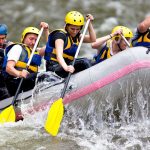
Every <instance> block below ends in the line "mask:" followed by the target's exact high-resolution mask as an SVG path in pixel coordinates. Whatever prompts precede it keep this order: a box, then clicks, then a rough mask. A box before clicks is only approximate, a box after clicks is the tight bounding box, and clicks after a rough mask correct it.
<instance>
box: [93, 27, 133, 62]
mask: <svg viewBox="0 0 150 150" xmlns="http://www.w3.org/2000/svg"><path fill="white" fill-rule="evenodd" d="M120 34H122V35H123V36H124V37H125V38H126V40H127V41H128V42H129V43H130V41H131V38H132V37H133V33H132V31H131V30H130V29H129V28H127V27H125V26H116V27H114V28H113V29H112V32H111V34H109V35H107V36H104V37H101V38H98V39H96V42H94V43H92V48H94V49H97V51H98V52H97V55H96V56H94V63H93V64H97V63H99V62H102V61H104V60H106V59H108V58H110V57H112V56H113V55H115V54H117V53H119V52H121V51H123V50H125V49H126V48H127V46H128V45H127V44H126V42H125V41H124V39H123V38H122V37H121V35H120Z"/></svg>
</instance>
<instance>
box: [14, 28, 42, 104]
mask: <svg viewBox="0 0 150 150" xmlns="http://www.w3.org/2000/svg"><path fill="white" fill-rule="evenodd" d="M43 30H44V28H41V30H40V32H39V35H38V38H37V40H36V42H35V44H34V47H33V49H32V53H31V55H30V58H29V60H28V63H27V66H26V70H28V68H29V66H30V63H31V60H32V57H33V55H34V52H35V50H36V48H37V46H38V43H39V40H40V38H41V35H42V33H43ZM23 79H24V78H21V80H20V83H19V85H18V88H17V91H16V93H15V96H14V98H13V100H12V105H14V103H15V100H16V99H17V97H18V94H19V91H20V88H21V85H22V82H23Z"/></svg>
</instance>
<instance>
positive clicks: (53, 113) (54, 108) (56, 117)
mask: <svg viewBox="0 0 150 150" xmlns="http://www.w3.org/2000/svg"><path fill="white" fill-rule="evenodd" d="M89 22H90V19H89V20H88V21H87V23H86V25H85V28H84V31H83V34H82V37H81V40H80V43H79V46H78V48H77V51H76V54H75V57H74V60H73V63H72V65H73V66H74V64H75V60H76V58H77V56H78V54H79V51H80V47H81V45H82V43H83V39H84V36H85V33H86V30H87V28H88V25H89ZM70 77H71V73H69V75H68V77H67V79H66V82H65V85H64V88H63V91H62V93H61V97H60V98H59V99H58V100H56V101H55V102H54V103H53V104H52V105H51V107H50V109H49V112H48V116H47V119H46V122H45V125H44V128H45V130H46V131H47V132H48V133H49V134H51V135H52V136H56V135H57V134H58V130H59V128H60V123H61V121H62V118H63V114H64V105H63V98H64V95H65V92H66V89H67V86H68V83H69V80H70Z"/></svg>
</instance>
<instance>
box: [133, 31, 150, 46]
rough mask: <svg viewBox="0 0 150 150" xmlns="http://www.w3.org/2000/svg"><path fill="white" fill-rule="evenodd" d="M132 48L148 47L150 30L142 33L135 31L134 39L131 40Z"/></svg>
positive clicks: (149, 44)
mask: <svg viewBox="0 0 150 150" xmlns="http://www.w3.org/2000/svg"><path fill="white" fill-rule="evenodd" d="M132 46H134V47H136V46H144V47H150V29H148V30H147V31H146V32H144V33H140V32H138V31H137V32H136V34H135V36H134V38H133V39H132Z"/></svg>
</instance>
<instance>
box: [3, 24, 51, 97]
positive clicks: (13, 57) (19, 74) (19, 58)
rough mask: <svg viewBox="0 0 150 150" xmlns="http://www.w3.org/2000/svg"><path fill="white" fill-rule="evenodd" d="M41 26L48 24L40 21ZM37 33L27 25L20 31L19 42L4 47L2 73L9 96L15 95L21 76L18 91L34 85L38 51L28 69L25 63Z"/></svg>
mask: <svg viewBox="0 0 150 150" xmlns="http://www.w3.org/2000/svg"><path fill="white" fill-rule="evenodd" d="M41 27H43V28H44V29H45V30H47V29H48V24H47V23H45V22H42V23H41ZM38 34H39V29H37V28H35V27H27V28H25V29H24V31H23V32H22V37H21V43H14V44H12V45H10V46H8V47H7V48H6V55H5V57H4V63H3V75H4V78H5V81H6V86H7V89H8V91H9V94H10V96H14V95H15V93H16V90H17V88H18V85H19V83H20V80H21V78H24V80H23V83H22V85H21V90H20V92H22V91H28V90H30V89H32V88H34V86H35V79H36V76H37V73H38V66H40V64H41V56H40V54H39V51H35V53H34V55H33V57H32V61H31V63H30V66H29V68H28V70H26V65H27V63H28V60H29V58H30V56H31V53H32V49H33V47H34V45H35V43H36V40H37V37H38ZM41 49H43V48H41ZM39 50H40V48H39Z"/></svg>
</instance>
